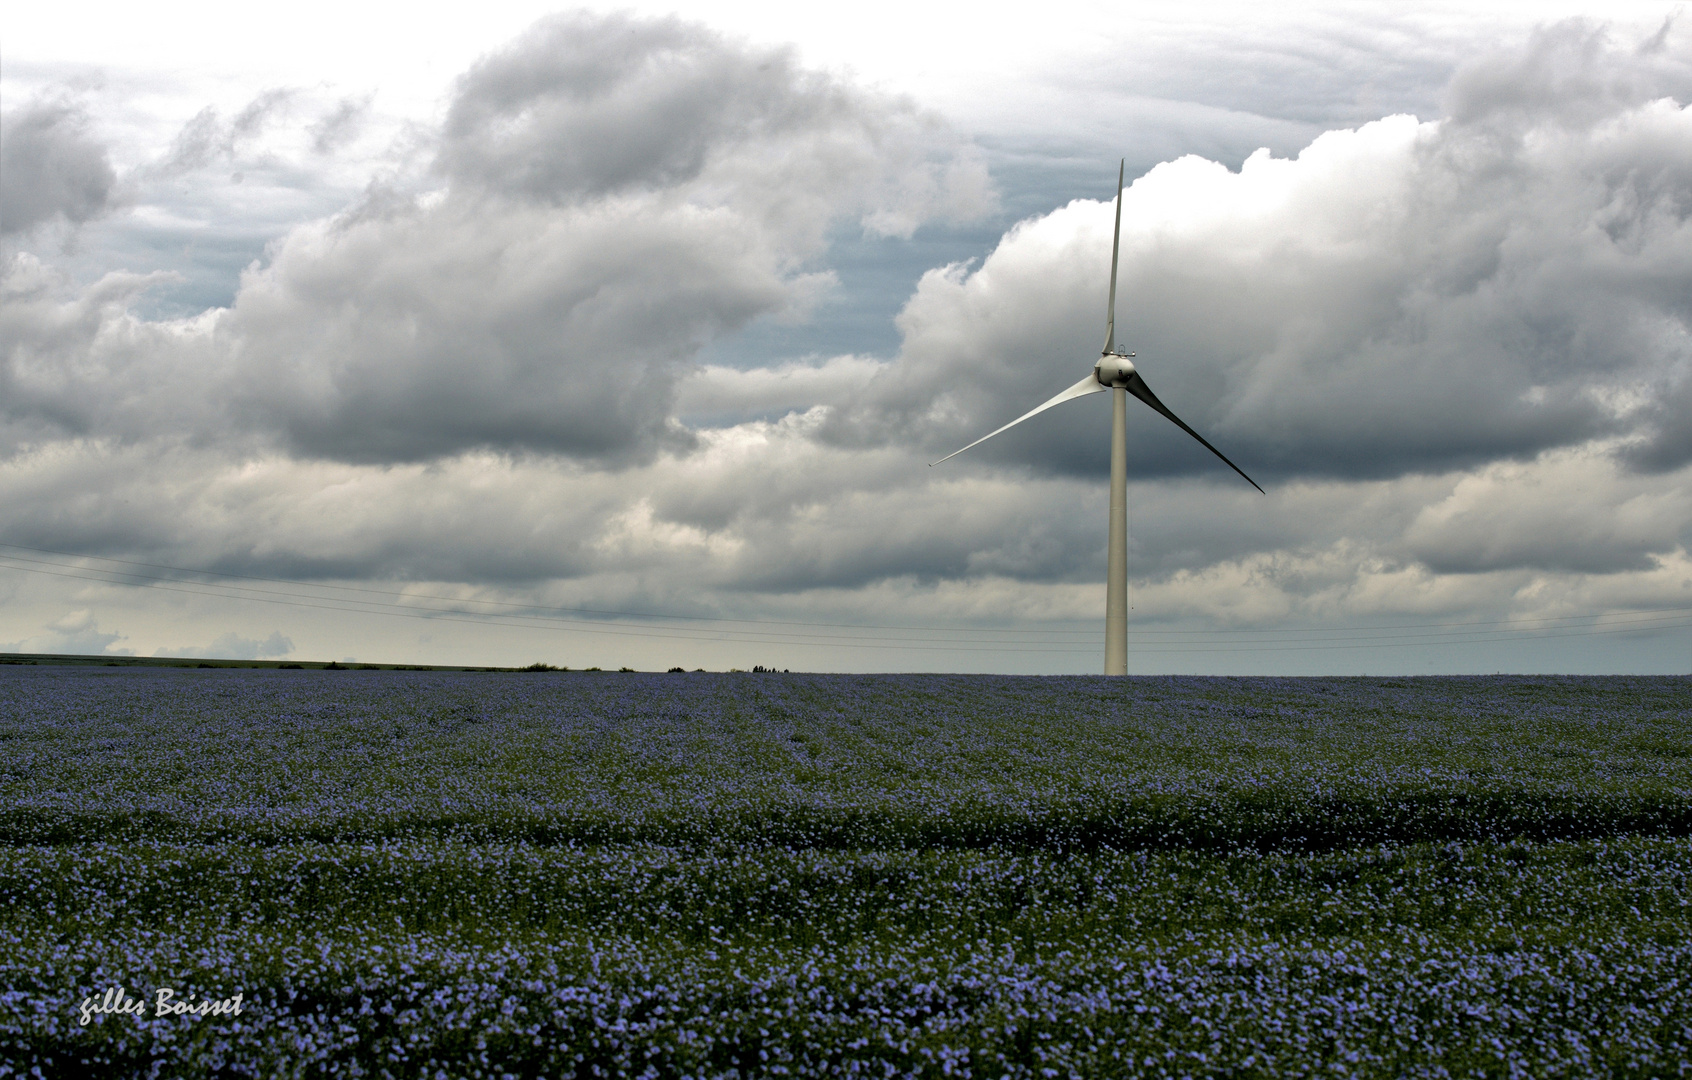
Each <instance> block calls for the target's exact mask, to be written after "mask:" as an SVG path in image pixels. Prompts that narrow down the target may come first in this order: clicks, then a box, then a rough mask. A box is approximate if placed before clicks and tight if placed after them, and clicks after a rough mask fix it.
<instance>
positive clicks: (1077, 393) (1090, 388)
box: [928, 375, 1209, 469]
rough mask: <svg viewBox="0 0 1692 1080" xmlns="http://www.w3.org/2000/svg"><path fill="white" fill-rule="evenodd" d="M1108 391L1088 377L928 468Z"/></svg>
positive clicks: (1104, 386) (930, 464)
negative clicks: (1056, 407)
mask: <svg viewBox="0 0 1692 1080" xmlns="http://www.w3.org/2000/svg"><path fill="white" fill-rule="evenodd" d="M1109 389H1110V387H1108V386H1106V385H1104V384H1103V383H1101V382H1099V380H1098V379H1096V378H1094V377H1093V376H1092V375H1088V376H1087V377H1086V378H1085V379H1082V380H1081V381H1080V382H1078V383H1076V384H1075V385H1074V386H1071V387H1070V388H1069V389H1068V390H1065V391H1064V392H1063V393H1061V394H1059V395H1057V396H1056V397H1054V398H1052V399H1051V400H1050V401H1047V402H1046V403H1045V404H1043V405H1041V406H1040V407H1039V408H1037V409H1030V410H1028V411H1027V412H1025V413H1023V414H1022V415H1021V416H1019V417H1017V418H1016V419H1015V420H1012V421H1011V422H1010V423H1008V424H1006V425H1005V426H1004V427H1002V428H999V429H998V431H989V432H988V433H987V434H985V435H983V436H981V438H979V439H977V440H975V441H974V442H972V443H970V444H969V446H966V447H964V448H963V450H954V451H952V452H951V453H950V454H947V455H946V456H945V457H943V458H941V459H940V461H931V462H929V463H928V467H929V468H931V469H932V468H933V467H934V466H936V465H938V464H940V462H941V461H950V460H952V459H953V458H955V457H957V456H958V455H959V454H961V453H963V452H964V450H968V449H969V448H970V446H980V445H981V444H982V443H984V442H986V441H987V440H988V439H991V438H992V437H993V436H995V435H997V434H998V433H999V432H1000V431H1008V430H1009V429H1011V428H1013V427H1015V426H1016V425H1018V424H1020V423H1022V422H1023V421H1024V420H1026V419H1028V418H1029V417H1030V416H1038V415H1039V414H1040V413H1043V412H1045V411H1046V410H1047V409H1049V408H1051V407H1052V406H1053V405H1062V404H1063V403H1064V402H1066V401H1068V400H1070V399H1071V398H1078V397H1086V396H1087V395H1088V394H1102V393H1104V392H1105V391H1106V390H1109ZM1175 422H1176V423H1177V424H1179V423H1180V421H1179V420H1177V421H1175ZM1205 445H1207V446H1208V445H1209V443H1206V444H1205Z"/></svg>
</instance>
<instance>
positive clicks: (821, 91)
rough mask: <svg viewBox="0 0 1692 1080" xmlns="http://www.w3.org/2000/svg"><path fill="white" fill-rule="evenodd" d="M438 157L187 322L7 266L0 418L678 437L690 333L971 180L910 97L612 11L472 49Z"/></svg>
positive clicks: (253, 428) (351, 444)
mask: <svg viewBox="0 0 1692 1080" xmlns="http://www.w3.org/2000/svg"><path fill="white" fill-rule="evenodd" d="M286 101H287V96H286V94H285V93H284V92H282V91H274V92H272V93H270V94H268V95H264V96H261V97H260V98H259V99H258V100H255V101H254V102H253V103H252V104H251V105H250V106H248V108H247V109H245V110H244V111H243V112H242V114H241V115H240V116H238V117H237V118H235V120H234V121H231V122H229V123H224V122H223V121H221V120H220V119H219V118H218V117H217V115H216V114H215V112H206V113H203V114H202V115H201V116H200V117H198V118H196V120H195V121H194V122H192V123H190V124H189V125H188V127H187V128H185V129H184V131H183V133H182V135H181V136H179V138H178V140H177V144H176V146H175V147H174V149H173V150H172V152H171V154H170V155H169V156H168V161H169V162H170V163H171V167H172V168H178V169H185V168H191V167H196V166H197V165H199V164H202V163H204V162H206V161H209V160H210V159H211V158H212V157H214V156H216V155H218V154H226V153H228V152H229V151H230V148H231V147H232V146H234V145H235V144H236V142H237V141H238V140H239V139H240V138H242V137H245V134H250V133H251V132H253V131H256V130H257V129H258V128H259V127H260V126H261V125H262V124H263V123H264V122H265V121H266V118H267V117H269V116H270V115H271V113H272V112H274V111H275V110H276V109H278V108H280V107H281V106H282V105H283V104H284V103H285V102H286ZM684 106H685V110H686V111H685V113H684V114H683V117H682V118H683V119H684V120H685V121H686V122H685V123H684V124H682V126H681V128H676V127H675V125H676V124H677V115H676V110H677V109H680V108H683V107H684ZM648 132H658V133H659V137H655V138H653V139H651V140H646V141H643V140H645V133H648ZM672 134H673V135H675V136H676V137H675V139H672V138H671V135H672ZM678 155H679V156H678ZM438 172H439V174H440V175H441V176H442V177H444V179H445V186H444V187H442V188H439V189H436V190H432V191H427V192H424V193H421V194H415V193H409V192H407V191H405V190H402V189H400V188H396V187H378V188H375V189H373V191H372V193H371V197H370V198H368V199H367V200H366V201H365V202H364V203H363V204H362V205H360V206H358V207H355V208H353V209H352V210H350V211H349V212H347V213H346V214H344V215H342V216H340V217H339V218H337V219H335V220H332V221H325V222H318V223H315V224H311V225H305V226H301V227H299V228H297V229H295V230H293V231H292V232H291V233H289V234H288V235H287V236H286V237H284V238H283V239H282V240H280V241H279V242H278V243H277V244H276V245H275V246H274V248H273V250H272V252H271V257H270V261H269V265H267V266H264V267H262V268H259V267H255V268H253V269H251V270H250V271H249V272H248V273H247V275H245V277H244V278H243V280H242V284H241V288H240V290H239V292H238V294H237V296H236V298H235V301H234V304H233V305H232V307H231V308H229V309H228V310H224V311H216V312H211V313H208V314H207V315H206V316H204V317H203V318H200V319H198V320H193V321H189V322H183V323H178V324H174V325H170V326H164V325H161V324H143V323H142V322H140V321H138V320H137V319H135V318H134V317H133V316H132V315H131V314H129V312H128V311H127V310H125V309H124V308H123V307H122V305H121V304H119V303H117V302H116V301H115V299H114V297H116V295H117V294H118V292H120V291H122V290H123V289H125V288H130V287H132V286H134V285H135V284H138V281H137V279H133V278H126V279H122V280H119V279H108V280H107V281H105V282H103V283H102V284H101V285H99V286H96V287H95V288H94V289H92V290H88V291H87V292H85V293H84V294H82V295H80V296H74V297H70V298H66V297H65V296H64V295H63V293H64V290H63V289H54V288H48V287H46V286H44V285H41V284H40V280H41V276H42V275H41V274H40V273H37V272H36V271H34V270H32V269H30V268H29V267H27V266H25V265H24V264H22V263H19V264H17V265H16V266H14V268H13V270H12V273H11V276H12V277H13V278H15V279H16V282H15V283H14V284H13V285H12V290H13V293H14V294H15V295H16V296H17V297H18V303H19V304H20V305H21V306H20V307H19V308H18V310H16V311H15V312H10V313H8V316H7V317H6V325H5V327H4V330H5V332H6V335H7V345H8V352H7V362H8V370H7V372H6V375H5V378H6V380H7V381H8V384H9V386H10V387H11V388H13V389H14V390H15V393H16V396H15V397H14V398H12V400H11V403H10V404H9V406H8V409H7V412H8V413H9V414H10V415H9V420H10V421H11V424H12V430H11V431H10V433H9V441H11V442H12V443H13V445H18V444H19V440H27V439H30V438H36V437H39V432H40V431H42V430H45V429H57V430H58V431H60V432H61V433H62V434H65V435H80V434H84V433H94V432H98V433H99V434H101V435H104V436H116V435H119V434H120V433H121V434H123V435H128V434H129V433H131V432H133V433H135V434H136V435H137V437H139V436H140V435H141V433H145V432H149V431H150V432H153V433H155V434H156V433H162V432H164V431H167V430H168V431H174V432H180V433H181V434H182V435H183V436H184V437H186V438H189V439H192V440H196V441H212V442H218V441H222V442H228V443H231V444H234V445H239V446H243V447H248V446H254V445H259V444H264V443H266V441H267V440H268V443H269V445H272V446H280V447H281V448H282V449H283V450H284V451H285V452H288V453H292V454H298V455H302V456H306V457H321V458H329V459H335V460H342V461H354V462H370V463H393V462H403V461H418V460H429V459H434V458H439V457H442V456H445V455H451V454H455V453H460V452H464V451H466V450H474V449H481V448H490V449H496V450H501V451H507V452H513V453H528V452H539V453H550V454H563V455H568V456H572V457H577V458H582V459H588V460H593V461H598V462H602V463H605V464H612V465H615V464H618V463H627V462H630V461H636V460H645V459H649V458H650V457H651V456H652V455H653V454H655V453H657V452H659V451H660V450H664V449H669V450H685V449H686V448H687V447H689V446H691V445H692V441H693V437H692V435H691V434H690V433H689V432H688V431H687V430H686V429H685V428H683V427H682V426H681V425H679V424H678V423H677V422H676V421H675V419H674V417H673V415H672V406H673V402H674V395H675V384H676V382H677V381H678V380H679V379H681V378H683V377H684V376H686V375H687V374H688V373H689V372H690V371H691V370H692V364H693V357H694V355H695V354H696V353H697V351H698V350H699V349H700V347H701V346H702V345H704V344H705V343H707V342H709V341H712V340H714V339H718V338H721V337H723V336H724V335H726V334H729V333H732V332H733V331H735V330H737V329H738V328H741V327H743V326H745V325H747V324H748V323H750V322H751V321H753V320H754V319H757V318H758V317H760V316H767V315H776V314H782V313H793V312H795V311H801V310H803V309H804V307H805V306H806V305H808V304H810V303H813V302H814V301H815V300H816V298H817V297H818V295H819V294H820V293H821V292H823V291H826V289H827V288H828V286H829V283H830V282H831V281H832V278H831V277H830V276H829V275H828V274H827V273H826V272H818V271H810V270H807V268H806V261H807V260H809V259H812V258H813V257H815V256H817V255H818V254H820V253H821V251H822V250H823V246H824V240H825V238H826V234H827V231H828V229H829V228H830V227H831V224H832V223H834V222H837V221H841V220H855V221H857V222H859V223H860V224H861V226H862V227H864V228H866V229H871V230H880V231H883V232H893V233H898V232H901V231H907V232H908V231H909V229H910V228H911V227H914V225H915V224H916V223H917V222H919V221H921V220H925V219H927V218H930V217H955V216H958V215H966V216H967V215H969V214H972V213H977V212H979V211H980V210H982V209H983V208H985V207H986V206H987V205H988V204H989V202H990V197H991V196H990V190H989V188H988V185H987V182H986V179H985V172H984V170H983V168H982V166H981V163H980V161H979V160H978V158H977V157H976V156H975V155H974V154H973V153H972V152H971V151H970V149H969V147H968V146H967V144H965V143H964V142H963V141H961V140H960V139H958V138H956V137H954V136H952V135H950V134H948V133H947V132H946V131H945V130H944V129H943V128H942V126H941V125H939V123H938V122H937V121H936V120H935V119H934V118H932V117H930V116H928V115H926V114H923V113H921V112H920V111H919V110H917V109H915V108H914V107H912V106H911V105H910V104H909V103H908V102H905V101H902V100H899V99H894V98H889V97H885V96H880V95H876V94H873V93H870V92H867V91H862V90H859V89H856V88H854V87H851V86H849V85H847V84H844V83H841V82H839V81H838V80H835V79H833V78H832V77H829V76H824V75H820V74H817V73H813V72H808V71H805V70H803V69H801V68H799V67H798V66H797V65H796V64H794V63H793V62H792V60H791V58H790V57H788V56H787V55H786V54H785V53H782V52H774V51H767V50H766V51H760V50H756V49H752V48H750V47H748V46H744V45H741V44H737V43H735V42H732V41H729V40H727V39H724V38H722V37H721V36H719V35H717V34H715V33H713V32H711V31H708V30H705V29H703V28H701V27H698V26H694V25H691V24H686V23H681V22H678V21H674V20H663V21H657V22H646V21H639V20H631V19H626V18H622V17H609V18H598V17H589V16H580V17H573V18H560V19H551V20H547V21H544V22H542V23H541V24H539V25H538V26H537V27H536V28H535V29H534V30H532V31H531V32H530V33H528V34H527V35H525V36H523V37H522V38H520V39H519V40H518V41H517V42H516V43H514V44H513V45H512V46H510V47H509V48H507V49H506V50H504V51H501V52H498V53H496V54H494V55H492V56H489V57H487V58H486V59H484V60H483V61H481V62H480V63H478V64H477V65H476V66H475V67H474V68H473V69H472V70H471V71H470V72H469V73H468V74H467V75H466V76H465V77H464V78H463V79H462V80H461V81H460V84H459V86H458V90H457V93H456V96H455V99H454V102H453V104H452V106H451V108H450V110H449V113H448V118H447V123H446V126H445V129H444V131H443V133H442V135H441V139H440V147H439V155H438ZM6 434H7V433H0V437H4V436H5V435H6Z"/></svg>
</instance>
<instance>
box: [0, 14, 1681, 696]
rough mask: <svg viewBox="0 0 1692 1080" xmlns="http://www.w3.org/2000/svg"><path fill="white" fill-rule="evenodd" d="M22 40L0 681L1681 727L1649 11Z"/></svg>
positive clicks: (111, 30)
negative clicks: (986, 696)
mask: <svg viewBox="0 0 1692 1080" xmlns="http://www.w3.org/2000/svg"><path fill="white" fill-rule="evenodd" d="M1272 7H1273V6H1272V5H1262V4H1241V5H1227V4H1211V5H1190V4H1182V5H1175V4H1126V5H1124V4H1110V5H1095V4H1071V3H1062V2H1059V3H1052V4H1043V5H1040V6H1039V8H1038V10H1037V12H1036V11H1035V10H1034V9H1028V10H1026V11H1024V12H1023V13H1022V14H1020V15H1018V16H1017V17H1016V18H1015V19H1006V20H1003V21H991V20H988V21H980V20H977V21H974V22H970V21H963V20H959V19H958V18H957V17H956V15H955V12H956V11H957V10H958V9H957V8H956V6H955V5H950V4H947V5H923V4H912V3H909V2H908V0H906V2H901V3H880V2H876V0H871V2H868V3H859V4H853V5H834V6H832V7H830V8H829V9H827V10H815V9H810V8H807V9H804V10H801V7H800V6H799V5H790V4H773V3H771V4H764V3H745V2H739V3H736V2H729V0H723V2H717V3H693V4H687V5H685V6H683V7H681V8H680V9H675V8H673V7H671V6H666V5H662V4H653V5H643V6H637V7H635V8H625V7H618V8H609V7H607V8H565V9H557V8H553V7H551V6H548V5H543V4H537V3H528V2H516V0H490V2H487V3H483V4H479V5H475V7H474V9H473V18H472V14H471V13H472V9H468V8H467V9H462V10H460V11H457V12H455V13H454V14H453V15H452V16H451V17H449V18H445V19H437V20H432V21H426V20H418V19H416V18H415V17H414V16H413V15H412V14H411V13H410V12H411V10H412V9H410V8H402V7H400V6H398V5H392V6H380V5H360V4H351V5H348V4H346V3H335V4H329V3H319V2H314V0H305V2H297V3H292V4H289V5H276V6H272V7H270V8H269V9H266V10H247V6H244V5H228V4H224V3H217V4H211V3H205V4H190V3H165V4H162V5H145V6H137V5H124V6H119V5H115V4H113V5H103V4H79V3H67V4H60V5H33V6H31V7H30V8H26V9H19V10H18V11H16V12H11V13H9V14H8V19H7V21H8V30H7V33H8V37H7V41H6V43H5V54H4V56H3V57H0V98H3V109H4V133H3V146H0V156H3V177H0V233H3V235H0V291H3V298H0V651H13V652H18V651H23V652H76V653H98V652H102V651H109V652H114V653H119V652H127V653H133V654H137V655H186V656H224V657H233V658H296V659H314V660H323V659H356V660H360V661H367V662H413V663H472V664H523V663H528V662H531V661H536V660H540V661H546V662H549V663H553V664H561V665H569V666H572V667H583V666H589V665H599V666H606V667H615V666H619V665H628V666H631V667H636V668H641V669H652V668H658V669H662V668H666V667H670V666H672V665H679V666H684V667H687V668H695V667H704V668H710V669H723V668H728V667H743V668H750V667H751V666H752V665H754V664H763V665H766V666H774V667H782V668H792V669H794V670H801V669H803V670H848V671H852V670H856V671H873V670H897V671H911V670H915V671H922V670H940V671H1005V672H1042V673H1063V672H1096V671H1098V670H1100V668H1101V666H1102V662H1103V660H1102V653H1103V647H1102V637H1103V630H1102V624H1103V611H1104V570H1105V526H1106V521H1105V505H1106V496H1107V492H1106V486H1107V478H1108V468H1109V466H1108V450H1109V398H1108V396H1103V395H1100V396H1094V397H1089V398H1086V399H1083V400H1080V401H1077V402H1074V403H1071V404H1068V405H1065V406H1063V407H1062V408H1060V409H1058V410H1053V411H1052V412H1050V413H1046V414H1043V415H1042V416H1041V417H1040V418H1039V419H1038V420H1035V421H1031V422H1029V423H1028V424H1025V425H1023V426H1021V427H1019V428H1018V429H1016V430H1015V431H1014V432H1011V433H1008V434H1006V435H1005V436H1001V437H1000V438H997V439H994V440H992V441H991V442H988V443H985V444H983V445H982V446H980V447H978V448H976V449H974V450H971V451H970V452H969V453H968V454H966V455H963V456H962V457H959V458H956V459H953V460H951V461H949V462H946V463H945V464H944V465H942V466H940V467H938V468H930V467H928V464H927V463H928V462H930V461H933V460H935V459H937V458H939V457H941V456H943V455H945V454H947V453H950V452H951V451H952V450H954V449H956V448H957V447H959V446H962V445H964V444H965V443H967V442H969V441H971V440H972V439H975V438H977V437H978V436H980V435H982V434H984V433H985V432H987V431H990V430H992V429H993V428H995V427H998V426H999V425H1000V424H1002V423H1004V422H1005V421H1007V420H1009V419H1010V418H1012V417H1014V416H1016V415H1018V414H1020V413H1022V412H1024V411H1026V410H1027V409H1028V408H1030V407H1032V406H1033V405H1035V404H1037V403H1038V402H1040V401H1042V400H1044V399H1045V398H1047V397H1049V396H1050V395H1052V394H1053V393H1055V392H1057V391H1058V390H1061V389H1063V388H1064V387H1066V386H1068V385H1070V384H1071V383H1073V382H1075V381H1076V380H1077V379H1078V378H1080V377H1081V376H1083V375H1084V374H1086V373H1087V371H1088V370H1089V369H1090V367H1091V365H1092V363H1093V361H1094V360H1095V359H1096V358H1097V356H1098V351H1099V347H1100V345H1101V344H1102V342H1103V337H1104V314H1105V312H1104V308H1105V289H1106V279H1107V276H1108V269H1109V260H1110V228H1111V205H1110V200H1111V198H1112V196H1113V194H1114V184H1115V177H1116V168H1117V162H1118V160H1119V159H1122V158H1126V163H1127V175H1128V179H1129V182H1130V186H1129V188H1128V190H1127V192H1126V194H1125V196H1124V205H1123V225H1122V231H1123V236H1122V248H1123V250H1122V284H1121V287H1120V303H1119V313H1118V318H1117V327H1118V331H1117V333H1118V341H1119V342H1121V343H1123V344H1124V345H1125V347H1127V348H1130V349H1133V350H1135V351H1136V352H1137V353H1138V354H1139V357H1140V360H1139V363H1140V365H1141V370H1142V371H1143V373H1144V374H1145V376H1146V379H1147V381H1148V382H1149V383H1150V385H1151V386H1152V387H1153V388H1155V389H1156V391H1157V392H1158V394H1159V396H1160V397H1161V398H1162V399H1163V400H1164V401H1165V402H1166V403H1167V404H1168V405H1169V406H1170V407H1171V408H1173V409H1174V410H1175V411H1176V412H1177V413H1179V414H1180V415H1181V416H1182V417H1183V418H1184V419H1185V420H1186V421H1187V422H1188V423H1190V424H1192V425H1193V426H1194V427H1195V428H1197V429H1198V430H1199V431H1201V432H1203V433H1204V434H1205V435H1206V437H1207V438H1209V439H1210V440H1211V441H1212V442H1213V443H1215V444H1216V445H1217V446H1218V447H1219V448H1220V449H1221V450H1222V451H1223V452H1224V453H1226V454H1227V455H1228V456H1229V457H1230V458H1231V459H1232V460H1234V461H1235V462H1237V463H1238V464H1239V465H1240V466H1241V467H1242V468H1244V469H1245V470H1246V471H1247V472H1248V473H1250V474H1251V475H1252V476H1253V478H1254V479H1256V480H1257V481H1258V482H1259V483H1261V484H1262V485H1263V487H1264V488H1265V489H1267V492H1268V494H1267V495H1260V494H1258V493H1257V492H1256V491H1254V490H1252V489H1251V488H1250V487H1249V486H1248V485H1246V484H1245V483H1244V482H1243V481H1242V480H1240V479H1239V477H1237V476H1236V475H1234V474H1233V473H1232V472H1231V471H1229V470H1228V469H1227V468H1226V467H1225V466H1223V465H1221V463H1219V462H1217V461H1216V460H1215V459H1214V458H1212V457H1211V456H1210V455H1209V454H1208V453H1206V452H1205V451H1204V450H1203V448H1202V447H1199V446H1198V445H1197V444H1196V443H1193V442H1192V441H1191V440H1190V439H1188V438H1187V437H1186V436H1185V435H1183V434H1182V433H1181V432H1180V431H1179V430H1177V429H1176V428H1175V427H1174V426H1173V425H1171V424H1169V423H1168V422H1167V421H1165V420H1163V419H1162V418H1161V417H1158V416H1156V415H1155V414H1154V413H1152V412H1151V411H1150V410H1146V409H1143V408H1140V407H1138V406H1137V405H1136V406H1135V407H1134V409H1133V410H1132V411H1131V413H1130V426H1129V456H1130V466H1129V468H1130V489H1129V531H1130V537H1131V540H1130V543H1131V553H1130V576H1131V597H1132V611H1131V615H1130V619H1131V622H1130V625H1131V633H1130V660H1129V663H1130V670H1131V671H1133V672H1136V673H1154V672H1218V673H1274V672H1283V673H1289V674H1299V673H1316V672H1334V673H1347V672H1369V673H1387V672H1403V673H1410V674H1422V673H1434V672H1493V671H1563V672H1586V671H1601V672H1605V671H1615V672H1633V671H1639V672H1686V671H1689V670H1692V557H1689V555H1688V548H1689V547H1692V21H1687V22H1681V23H1677V22H1675V21H1674V18H1673V16H1674V7H1673V5H1668V4H1631V5H1626V4H1623V5H1618V4H1613V3H1612V4H1606V5H1603V6H1602V7H1600V6H1599V5H1597V4H1595V3H1594V4H1587V5H1581V4H1565V5H1556V4H1550V5H1548V4H1545V3H1535V4H1531V5H1529V4H1520V5H1515V4H1499V5H1492V6H1476V5H1473V4H1462V5H1458V4H1452V5H1449V6H1441V5H1433V4H1426V5H1419V6H1416V7H1414V8H1410V7H1407V6H1406V5H1401V4H1386V5H1362V4H1350V5H1331V6H1326V7H1322V8H1312V9H1309V10H1307V11H1304V12H1302V13H1298V14H1284V13H1280V12H1277V11H1272V10H1271V8H1272Z"/></svg>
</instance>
